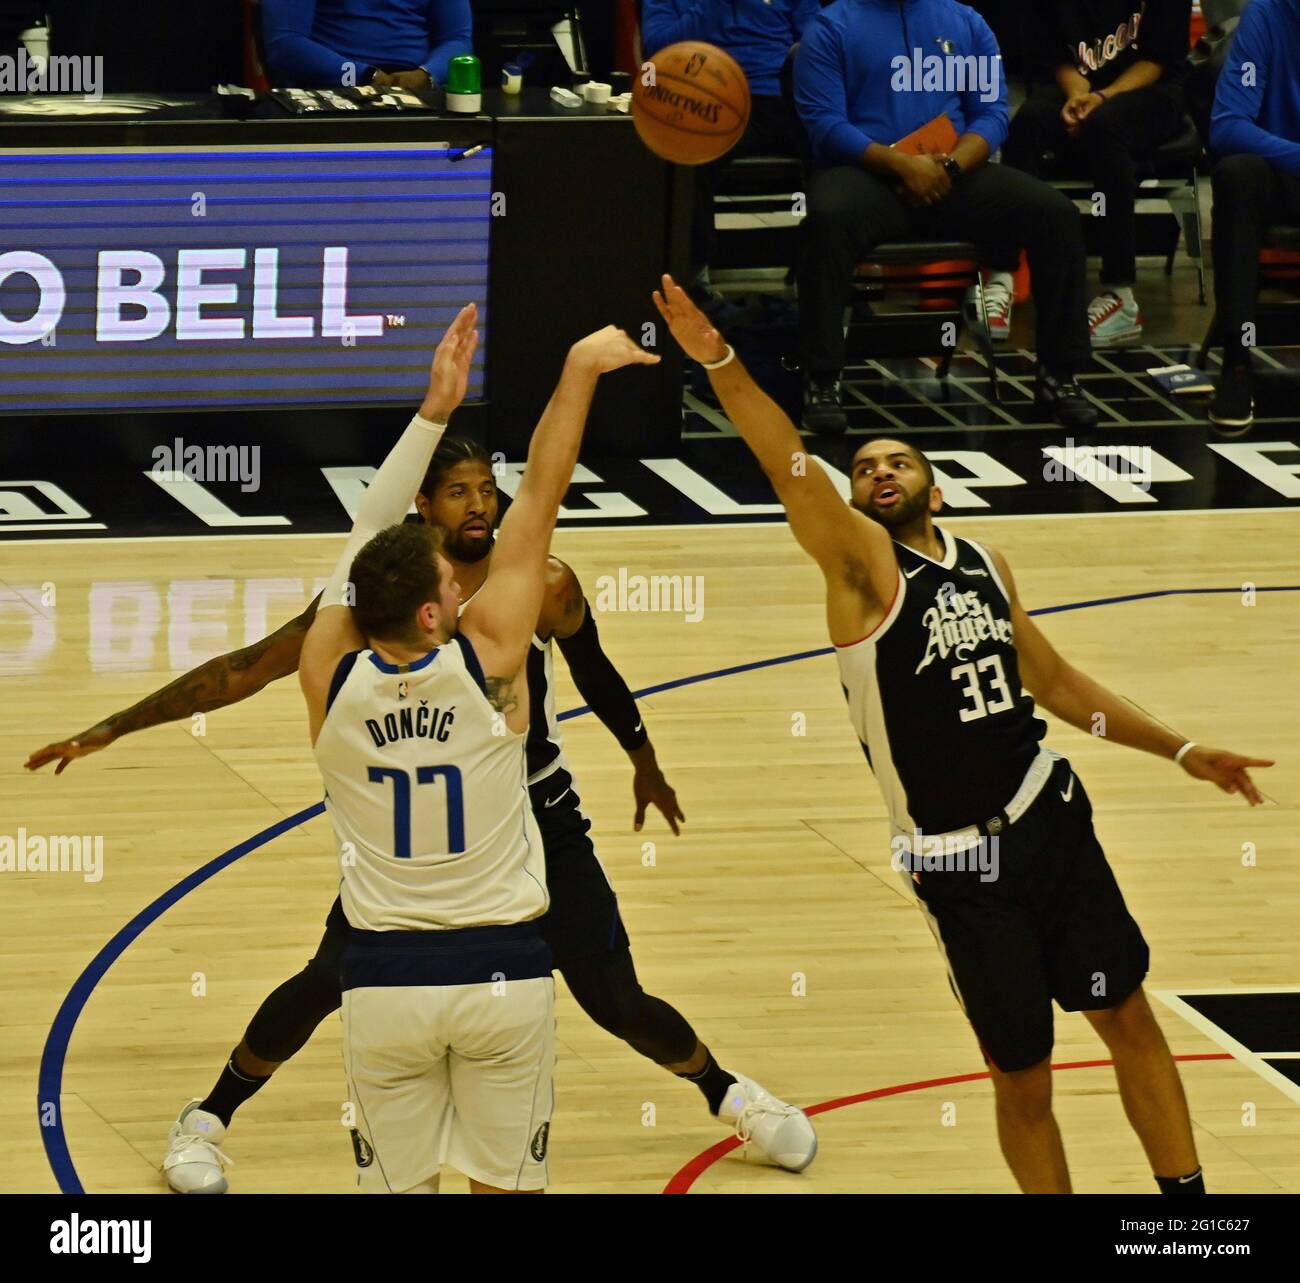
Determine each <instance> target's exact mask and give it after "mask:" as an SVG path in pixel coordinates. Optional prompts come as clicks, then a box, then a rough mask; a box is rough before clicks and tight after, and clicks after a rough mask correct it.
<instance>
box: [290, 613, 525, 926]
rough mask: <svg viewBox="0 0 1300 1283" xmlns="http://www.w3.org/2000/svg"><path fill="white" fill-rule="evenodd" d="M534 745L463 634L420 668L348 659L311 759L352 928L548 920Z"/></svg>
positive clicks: (361, 654)
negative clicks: (533, 780)
mask: <svg viewBox="0 0 1300 1283" xmlns="http://www.w3.org/2000/svg"><path fill="white" fill-rule="evenodd" d="M494 732H495V733H494ZM525 738H526V737H525V735H523V734H516V733H515V732H514V731H511V730H510V729H509V727H507V726H506V725H505V724H504V722H503V720H501V719H499V718H498V717H497V716H496V712H495V710H494V709H493V707H492V705H491V703H490V702H489V701H488V698H487V695H486V693H485V690H484V686H483V676H482V670H481V668H480V667H479V662H478V658H477V656H476V655H475V654H474V649H473V647H472V646H471V644H470V642H469V640H468V639H467V638H465V637H463V636H459V635H458V636H456V637H454V638H453V639H452V640H451V641H450V642H448V643H447V645H445V646H440V647H438V648H437V649H436V650H433V651H430V652H429V654H428V655H426V656H425V657H424V658H423V659H420V660H416V661H415V662H414V663H412V664H403V665H400V666H399V665H395V664H389V663H385V662H384V661H383V660H381V659H380V658H379V656H378V655H376V654H375V653H374V651H372V650H361V651H355V652H353V653H352V654H350V655H345V656H344V657H343V659H342V660H341V661H340V663H339V668H338V671H337V672H336V673H335V676H334V681H333V683H332V685H331V689H330V700H329V709H328V712H327V713H326V715H325V721H324V723H323V725H322V726H321V731H320V735H319V736H318V737H317V740H316V748H315V753H316V761H317V763H318V764H319V765H320V770H321V775H322V776H323V777H324V780H325V809H326V810H327V811H328V812H329V814H330V818H331V819H332V820H333V822H334V831H335V835H336V837H337V840H338V844H339V850H340V857H339V859H340V869H341V874H342V889H341V897H342V901H343V911H344V913H345V914H346V915H347V919H348V922H349V923H351V924H352V926H354V927H357V928H360V929H361V930H365V931H428V930H432V931H437V930H447V929H453V928H458V927H479V926H497V925H502V924H505V923H512V922H526V921H528V920H529V919H532V918H536V917H538V916H540V915H541V914H543V913H545V912H546V909H547V906H548V904H549V898H548V895H547V891H546V875H545V866H544V860H543V853H542V841H541V836H540V834H539V832H538V829H537V821H536V820H535V819H534V818H533V812H532V807H531V806H530V805H529V801H528V789H527V781H526V767H525V758H524V741H525Z"/></svg>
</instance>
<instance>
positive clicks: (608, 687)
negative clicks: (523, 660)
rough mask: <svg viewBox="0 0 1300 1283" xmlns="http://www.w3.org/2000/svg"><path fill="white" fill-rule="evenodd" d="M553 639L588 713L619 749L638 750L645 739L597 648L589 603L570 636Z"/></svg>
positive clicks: (623, 689)
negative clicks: (607, 730)
mask: <svg viewBox="0 0 1300 1283" xmlns="http://www.w3.org/2000/svg"><path fill="white" fill-rule="evenodd" d="M555 640H556V642H557V643H558V644H559V647H560V653H561V654H562V655H563V656H564V660H565V663H567V664H568V665H569V671H570V672H571V673H572V674H573V684H574V685H575V686H576V687H577V688H578V693H579V694H580V695H581V696H582V698H583V699H585V700H586V701H587V703H588V704H590V705H591V711H592V712H593V713H595V714H596V716H597V717H599V718H600V720H601V721H602V722H604V724H605V726H606V727H607V728H608V729H609V733H610V734H611V735H613V737H614V738H615V739H616V740H618V742H619V744H620V745H621V746H622V747H623V749H625V750H626V751H627V752H629V753H630V752H632V751H633V750H634V749H638V748H640V747H641V746H642V745H643V744H644V743H645V742H646V740H647V739H648V738H649V737H648V736H647V735H646V731H645V727H644V726H643V725H642V724H641V713H640V710H639V709H638V708H637V706H636V700H635V699H633V697H632V692H631V691H630V690H629V689H628V685H627V683H626V682H625V681H624V680H623V678H622V677H621V676H620V675H619V671H618V669H617V668H615V667H614V665H613V664H612V663H611V662H610V658H609V656H608V655H606V654H605V652H604V651H603V650H601V648H600V637H599V635H598V634H597V632H596V619H595V616H594V615H593V614H592V611H591V606H590V604H588V605H587V610H586V615H585V617H584V618H583V621H582V626H581V627H580V628H579V629H578V631H577V632H576V633H574V634H573V636H572V637H557V638H556V639H555Z"/></svg>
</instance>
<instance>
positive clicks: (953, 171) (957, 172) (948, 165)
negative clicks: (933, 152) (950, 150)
mask: <svg viewBox="0 0 1300 1283" xmlns="http://www.w3.org/2000/svg"><path fill="white" fill-rule="evenodd" d="M943 167H944V169H946V170H947V171H948V177H949V178H960V177H961V166H960V165H959V164H958V163H957V162H956V161H955V160H953V158H952V157H951V156H945V157H944V158H943Z"/></svg>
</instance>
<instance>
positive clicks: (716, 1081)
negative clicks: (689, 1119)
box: [677, 1052, 736, 1114]
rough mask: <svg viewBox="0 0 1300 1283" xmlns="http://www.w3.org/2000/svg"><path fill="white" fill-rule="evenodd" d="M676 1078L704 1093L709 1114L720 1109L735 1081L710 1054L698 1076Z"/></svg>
mask: <svg viewBox="0 0 1300 1283" xmlns="http://www.w3.org/2000/svg"><path fill="white" fill-rule="evenodd" d="M677 1077H678V1078H685V1079H686V1081H687V1082H688V1083H694V1084H695V1085H696V1086H697V1087H698V1088H699V1089H700V1091H702V1092H703V1093H704V1099H705V1100H707V1101H708V1102H709V1113H711V1114H716V1113H717V1112H718V1110H719V1109H721V1108H722V1102H723V1101H724V1100H725V1099H726V1096H727V1089H728V1088H729V1087H730V1086H731V1084H732V1083H734V1082H735V1081H736V1079H735V1075H734V1074H729V1073H727V1071H726V1070H725V1069H723V1068H722V1067H721V1066H720V1065H719V1064H718V1062H717V1061H716V1060H714V1059H713V1053H712V1052H710V1053H709V1059H708V1062H707V1063H706V1064H705V1066H704V1068H703V1069H701V1070H700V1072H699V1073H698V1074H678V1075H677Z"/></svg>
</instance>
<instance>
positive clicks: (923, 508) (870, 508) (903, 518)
mask: <svg viewBox="0 0 1300 1283" xmlns="http://www.w3.org/2000/svg"><path fill="white" fill-rule="evenodd" d="M897 489H898V494H899V499H898V502H897V503H895V504H891V505H890V506H889V507H888V508H881V507H878V506H877V505H876V504H874V503H867V504H865V505H863V506H859V505H857V504H854V505H853V506H854V507H855V508H857V509H858V511H859V512H860V513H862V515H863V516H864V517H870V518H871V520H872V521H875V522H878V523H879V524H880V525H882V526H884V527H885V529H886V530H904V529H906V528H907V527H908V526H911V525H915V524H916V523H917V522H920V521H923V520H924V519H925V514H926V513H927V512H928V511H929V509H930V490H929V487H928V486H927V487H926V488H925V489H924V490H918V491H917V492H916V494H908V493H907V491H906V490H904V489H903V488H902V487H901V486H899V487H897Z"/></svg>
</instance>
